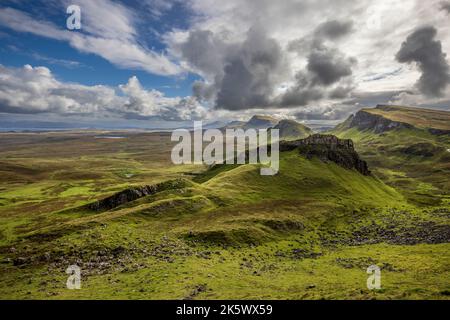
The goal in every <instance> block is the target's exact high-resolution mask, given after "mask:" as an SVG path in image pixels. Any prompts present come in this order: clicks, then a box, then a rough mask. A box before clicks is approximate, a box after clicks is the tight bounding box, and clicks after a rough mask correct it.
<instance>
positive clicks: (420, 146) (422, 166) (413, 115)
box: [331, 106, 450, 205]
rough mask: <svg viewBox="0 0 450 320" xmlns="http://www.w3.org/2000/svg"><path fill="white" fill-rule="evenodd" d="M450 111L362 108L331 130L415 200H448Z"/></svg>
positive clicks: (446, 202) (423, 201)
mask: <svg viewBox="0 0 450 320" xmlns="http://www.w3.org/2000/svg"><path fill="white" fill-rule="evenodd" d="M449 119H450V112H448V111H436V110H427V109H418V108H406V107H396V106H379V107H377V108H374V109H362V110H361V111H359V112H358V113H357V114H356V115H355V116H351V117H350V118H349V119H348V120H347V121H345V122H344V123H343V124H341V125H338V126H337V127H336V128H335V129H334V130H333V131H331V133H333V134H335V135H337V136H338V137H340V138H346V139H352V140H353V141H354V142H355V145H356V148H357V151H358V152H359V153H360V154H361V155H362V157H363V158H364V159H365V160H366V161H367V162H368V163H369V166H370V167H371V168H372V169H373V171H374V173H375V175H377V176H378V177H380V178H381V179H382V180H383V181H385V182H386V183H388V184H389V185H391V186H393V187H395V188H397V189H398V190H400V191H401V192H402V193H403V194H404V195H405V196H406V197H407V198H408V200H409V201H410V202H413V203H416V204H422V205H427V204H448V203H449V190H450V182H449V181H450V131H449V132H447V130H449V126H450V121H449Z"/></svg>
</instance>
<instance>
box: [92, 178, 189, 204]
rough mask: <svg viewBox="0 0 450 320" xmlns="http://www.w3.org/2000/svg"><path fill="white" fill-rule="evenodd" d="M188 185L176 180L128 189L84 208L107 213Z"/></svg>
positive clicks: (183, 181)
mask: <svg viewBox="0 0 450 320" xmlns="http://www.w3.org/2000/svg"><path fill="white" fill-rule="evenodd" d="M186 183H187V182H186V181H185V180H182V179H176V180H170V181H165V182H162V183H158V184H154V185H146V186H139V187H133V188H128V189H125V190H123V191H120V192H118V193H115V194H113V195H111V196H109V197H106V198H104V199H101V200H98V201H95V202H92V203H89V204H87V205H85V206H84V208H86V209H88V210H94V211H107V210H111V209H114V208H116V207H118V206H121V205H123V204H125V203H128V202H131V201H134V200H137V199H139V198H142V197H145V196H149V195H153V194H155V193H158V192H161V191H164V190H167V189H180V188H184V187H185V186H186Z"/></svg>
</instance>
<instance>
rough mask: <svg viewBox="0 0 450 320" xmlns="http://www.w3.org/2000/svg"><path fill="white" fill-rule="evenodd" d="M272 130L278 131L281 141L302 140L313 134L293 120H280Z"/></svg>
mask: <svg viewBox="0 0 450 320" xmlns="http://www.w3.org/2000/svg"><path fill="white" fill-rule="evenodd" d="M274 128H275V129H279V130H280V138H282V139H283V140H295V139H303V138H306V137H308V136H309V135H311V134H312V133H313V132H312V130H311V129H310V128H308V127H306V126H304V125H303V124H301V123H298V122H297V121H294V120H281V121H280V122H279V123H278V124H277V125H276V126H275V127H274Z"/></svg>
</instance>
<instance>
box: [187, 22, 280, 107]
mask: <svg viewBox="0 0 450 320" xmlns="http://www.w3.org/2000/svg"><path fill="white" fill-rule="evenodd" d="M181 53H182V55H183V58H185V59H186V60H187V61H189V64H190V65H191V66H192V67H194V68H196V69H198V70H199V71H200V72H201V73H203V74H205V75H210V78H211V80H210V82H207V81H197V82H196V83H194V85H193V94H194V96H196V97H197V98H199V99H200V100H214V104H215V107H216V108H217V109H227V110H240V109H247V108H257V107H269V106H271V104H272V103H273V100H272V95H273V92H274V89H275V88H276V85H277V83H278V78H279V77H280V76H281V75H283V74H284V73H285V72H286V70H287V65H286V60H285V57H284V54H283V50H282V49H281V47H280V45H279V44H278V42H277V41H275V40H274V39H271V38H268V37H267V35H266V32H264V30H263V28H261V27H259V28H252V29H250V30H249V31H248V33H247V35H246V39H245V40H244V41H243V42H242V43H233V44H224V43H223V42H222V41H221V40H219V39H218V38H217V37H216V36H215V35H214V34H213V33H211V32H209V31H194V32H191V33H190V34H189V37H188V39H187V41H186V42H185V43H183V44H182V45H181Z"/></svg>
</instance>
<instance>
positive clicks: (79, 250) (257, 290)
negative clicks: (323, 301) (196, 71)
mask: <svg viewBox="0 0 450 320" xmlns="http://www.w3.org/2000/svg"><path fill="white" fill-rule="evenodd" d="M215 170H216V171H214V173H211V172H207V173H205V175H204V176H200V177H197V178H196V180H197V181H199V182H201V183H196V182H186V187H185V188H183V189H176V190H167V191H164V192H163V193H161V194H156V195H153V196H149V197H145V198H143V199H140V200H138V201H135V202H133V203H129V204H127V205H124V206H122V207H119V208H117V209H115V210H111V211H108V212H103V213H95V212H78V211H73V212H71V211H64V212H51V211H48V212H46V213H45V214H44V213H42V214H41V215H39V219H43V220H44V221H45V223H39V224H38V223H36V224H32V225H31V227H29V228H25V229H23V228H17V224H19V225H20V220H17V219H15V220H14V221H16V226H10V227H9V228H7V230H8V232H7V233H8V234H9V235H8V236H7V237H6V238H4V244H7V245H5V246H3V248H2V250H1V251H0V252H1V258H2V259H14V258H17V257H19V256H21V257H25V258H27V259H28V258H29V259H32V260H31V261H29V262H28V263H25V264H24V265H23V266H21V267H17V266H13V265H12V263H4V264H2V265H1V269H2V270H1V271H2V272H1V276H0V297H2V298H27V297H29V298H53V299H60V298H75V299H79V298H109V299H111V298H147V299H148V298H150V299H152V298H175V299H178V298H273V299H277V298H291V299H301V298H313V299H314V298H315V299H318V298H351V299H368V298H374V297H376V298H445V297H446V295H445V294H446V293H448V290H449V289H450V284H449V282H448V279H449V278H450V277H449V275H450V274H449V271H448V268H446V266H448V263H449V261H448V259H447V257H448V255H446V252H448V250H449V246H448V244H439V245H427V244H420V245H415V246H410V245H401V244H397V245H393V244H389V245H388V244H385V243H380V242H379V241H375V243H372V244H370V243H371V242H370V241H369V242H364V243H360V245H358V246H349V245H348V244H349V241H353V240H354V233H355V232H357V231H359V230H367V229H368V228H369V229H370V228H371V227H373V226H374V225H376V226H379V227H387V226H388V225H389V226H394V228H401V227H404V226H406V225H408V224H411V223H412V222H418V221H424V222H425V221H427V222H430V221H432V222H433V223H435V224H439V225H442V224H445V223H446V220H445V217H443V216H441V214H442V213H441V211H433V210H430V211H427V210H419V209H417V208H416V207H414V206H412V205H411V204H408V203H407V202H406V201H405V200H404V197H403V196H402V195H401V194H400V193H398V192H397V191H395V190H394V189H392V188H391V187H388V186H387V185H385V184H383V183H382V182H381V181H379V180H378V179H377V178H375V177H365V176H362V175H360V174H358V173H357V172H355V171H349V170H345V169H342V168H341V167H338V166H336V165H334V164H332V163H329V164H325V163H322V162H319V161H317V160H312V161H308V160H306V159H304V158H302V157H300V156H299V155H297V154H296V153H295V151H293V152H289V153H282V156H281V163H280V173H279V175H277V176H273V177H262V176H260V175H259V170H258V167H257V166H252V165H245V166H238V167H233V168H231V169H230V170H220V169H215ZM84 191H86V190H84ZM65 192H66V191H65ZM80 192H83V191H80ZM4 212H6V211H4ZM447 213H448V211H447ZM444 214H445V212H444ZM3 218H4V217H3V216H2V219H3ZM27 218H28V217H27ZM11 221H13V220H11ZM17 221H19V222H17ZM55 222H58V223H55ZM364 228H365V229H364ZM2 230H5V229H2ZM18 239H19V240H18ZM11 247H13V248H14V250H11ZM443 257H444V258H445V259H443ZM72 263H77V264H79V265H81V266H82V269H83V272H84V273H83V289H82V290H79V291H71V290H67V289H65V280H66V277H67V275H66V274H65V273H64V270H65V268H66V267H67V266H68V265H69V264H72ZM374 263H376V264H379V265H380V266H382V268H383V271H382V272H383V278H382V286H383V290H381V291H379V292H372V291H368V290H367V289H366V286H365V283H366V279H367V274H366V273H365V268H367V266H368V265H370V264H374Z"/></svg>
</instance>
